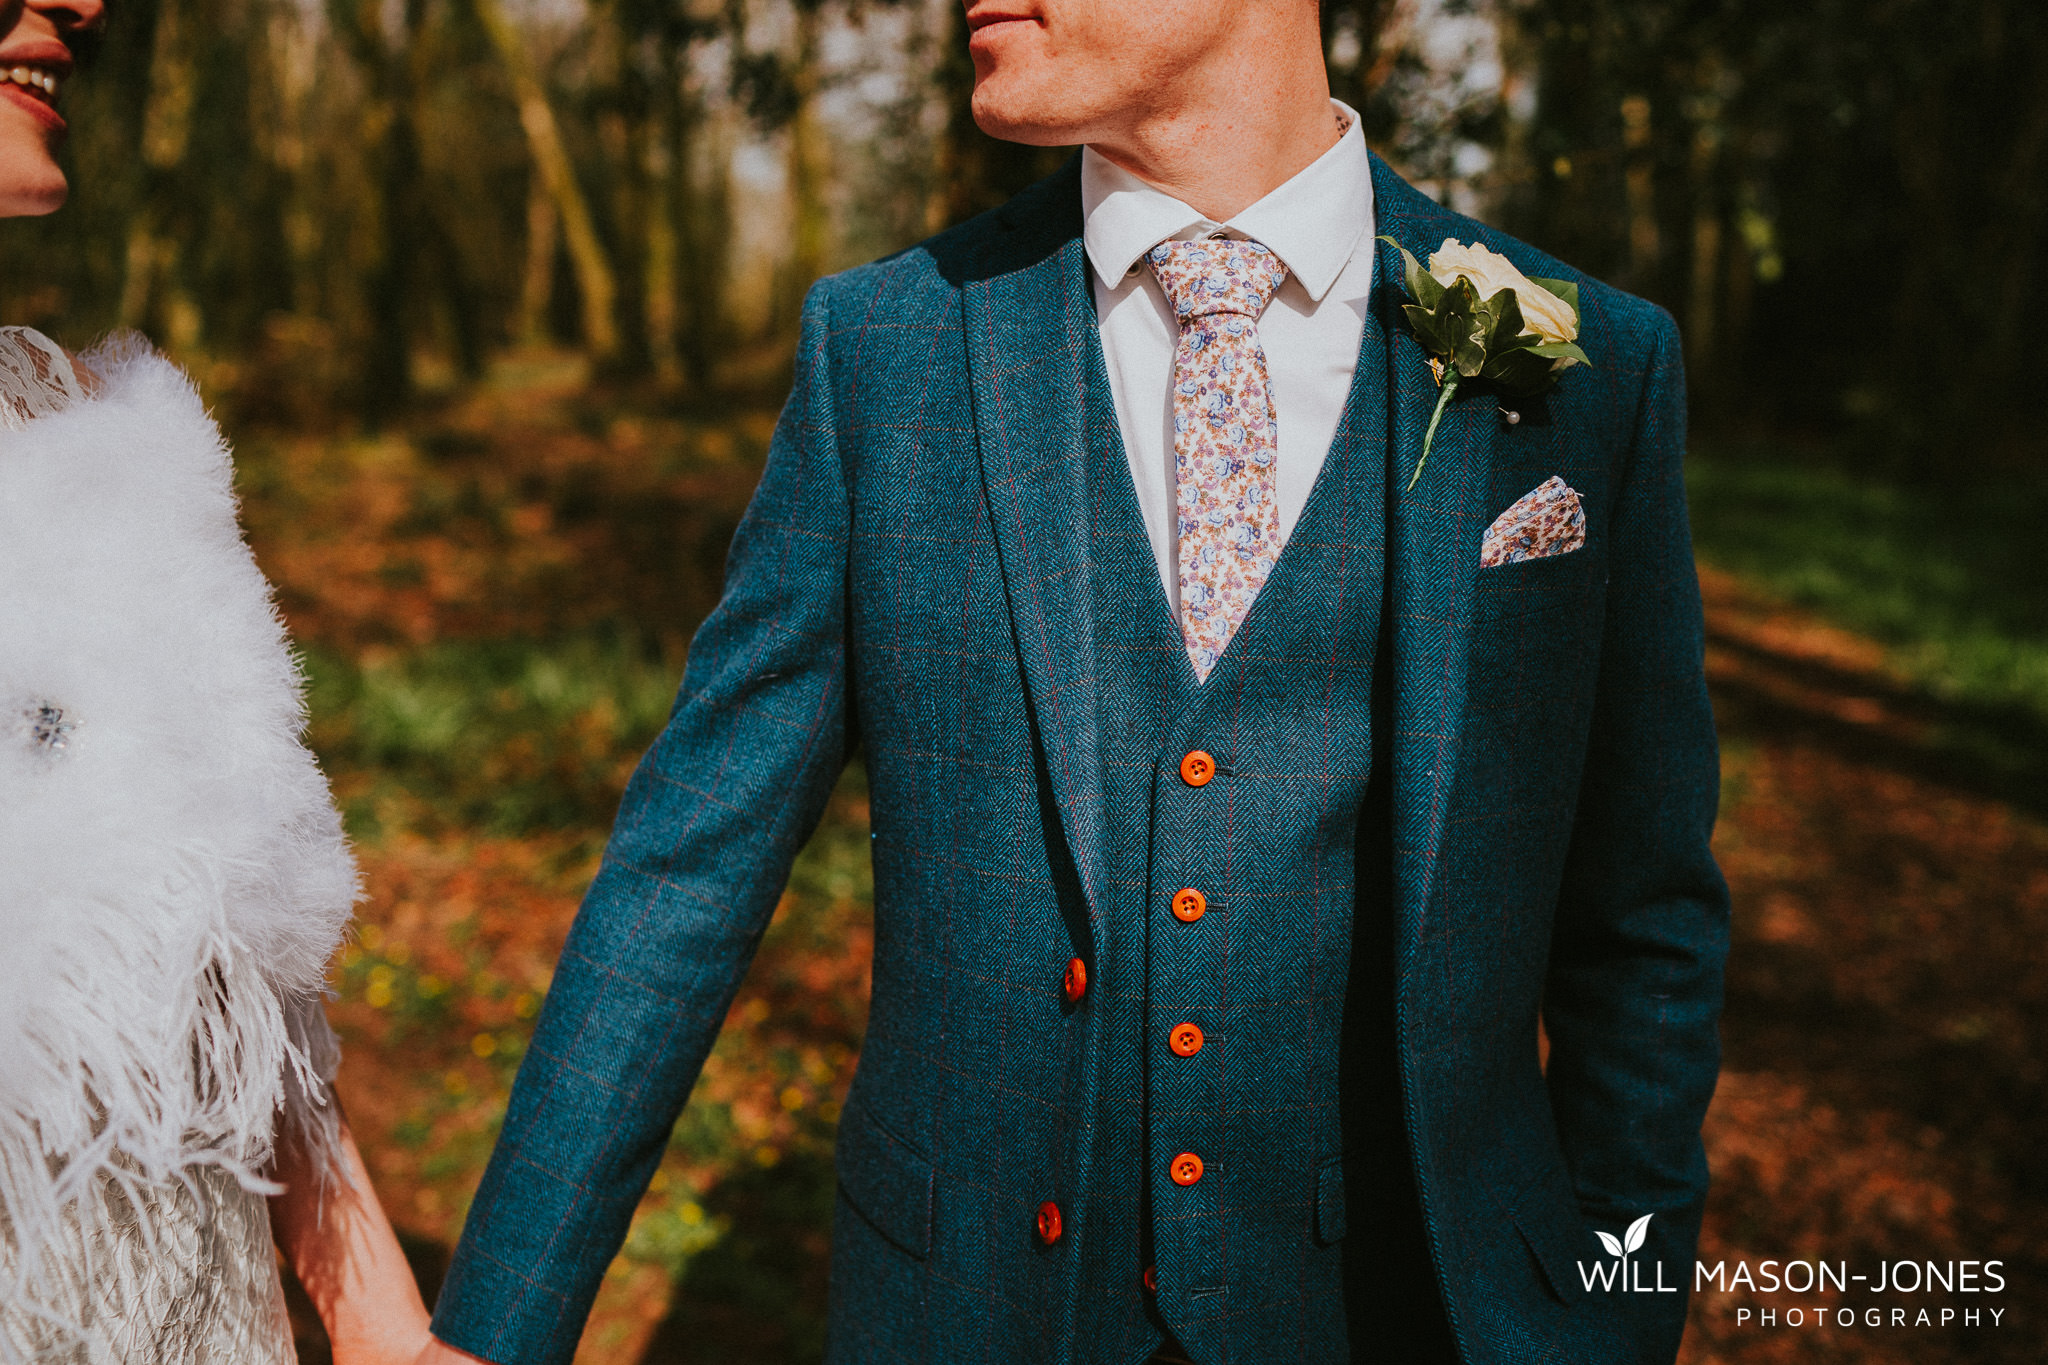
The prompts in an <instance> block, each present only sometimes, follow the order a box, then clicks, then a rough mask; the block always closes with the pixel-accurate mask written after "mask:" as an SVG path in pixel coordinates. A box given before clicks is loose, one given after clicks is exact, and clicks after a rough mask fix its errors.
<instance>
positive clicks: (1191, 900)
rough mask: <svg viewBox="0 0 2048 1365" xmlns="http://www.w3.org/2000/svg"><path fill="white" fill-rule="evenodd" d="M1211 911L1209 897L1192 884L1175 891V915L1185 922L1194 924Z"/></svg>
mask: <svg viewBox="0 0 2048 1365" xmlns="http://www.w3.org/2000/svg"><path fill="white" fill-rule="evenodd" d="M1208 913H1209V898H1208V897H1207V896H1205V895H1203V894H1202V893H1201V892H1199V891H1197V890H1195V888H1193V887H1192V886H1190V887H1185V888H1183V889H1181V890H1179V891H1176V892H1174V893H1173V917H1174V918H1175V919H1177V920H1179V921H1180V922H1181V923H1183V924H1193V923H1194V922H1195V921H1196V920H1198V919H1200V918H1201V917H1202V916H1204V915H1206V914H1208Z"/></svg>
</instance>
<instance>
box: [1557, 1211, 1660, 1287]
mask: <svg viewBox="0 0 2048 1365" xmlns="http://www.w3.org/2000/svg"><path fill="white" fill-rule="evenodd" d="M1653 1216H1654V1215H1652V1214H1647V1213H1646V1214H1644V1215H1643V1216H1642V1217H1640V1218H1638V1219H1636V1221H1635V1222H1633V1223H1630V1224H1629V1225H1628V1227H1627V1229H1626V1230H1625V1231H1623V1233H1622V1234H1621V1236H1619V1237H1616V1236H1615V1235H1614V1234H1613V1233H1611V1232H1602V1231H1600V1229H1598V1228H1594V1229H1593V1235H1594V1236H1595V1237H1598V1238H1599V1239H1600V1245H1601V1246H1603V1247H1605V1248H1606V1249H1607V1254H1608V1255H1609V1256H1612V1257H1613V1258H1614V1259H1615V1262H1616V1263H1615V1264H1614V1265H1607V1264H1605V1263H1603V1262H1600V1261H1595V1262H1593V1266H1592V1269H1590V1270H1589V1269H1587V1268H1586V1263H1585V1262H1584V1261H1580V1262H1578V1267H1579V1277H1580V1278H1581V1279H1582V1280H1583V1281H1584V1282H1585V1286H1586V1292H1587V1293H1589V1294H1590V1293H1592V1292H1593V1286H1595V1285H1598V1286H1600V1287H1601V1288H1602V1289H1603V1290H1606V1291H1607V1292H1609V1293H1613V1292H1614V1291H1615V1289H1616V1288H1617V1287H1618V1288H1619V1289H1620V1290H1621V1292H1622V1293H1624V1294H1671V1293H1675V1292H1677V1291H1676V1290H1674V1289H1672V1288H1671V1287H1670V1286H1668V1285H1666V1284H1665V1283H1664V1270H1663V1262H1661V1261H1658V1262H1655V1263H1654V1264H1655V1265H1656V1266H1657V1283H1656V1284H1655V1285H1654V1286H1651V1287H1645V1286H1644V1285H1643V1283H1642V1272H1641V1267H1640V1266H1638V1268H1637V1272H1636V1274H1635V1275H1634V1276H1633V1277H1632V1276H1631V1275H1630V1274H1629V1268H1628V1258H1629V1257H1630V1256H1632V1255H1634V1254H1635V1253H1636V1252H1638V1251H1641V1250H1642V1249H1643V1244H1644V1243H1645V1242H1648V1241H1649V1240H1650V1219H1651V1218H1652V1217H1653Z"/></svg>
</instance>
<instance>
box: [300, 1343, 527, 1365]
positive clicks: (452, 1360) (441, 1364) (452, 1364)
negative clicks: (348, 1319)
mask: <svg viewBox="0 0 2048 1365" xmlns="http://www.w3.org/2000/svg"><path fill="white" fill-rule="evenodd" d="M334 1365H353V1362H349V1361H344V1360H343V1359H342V1358H341V1357H340V1356H339V1355H337V1356H336V1357H335V1358H334ZM404 1365H489V1362H488V1361H485V1360H484V1359H483V1357H482V1356H473V1355H471V1354H470V1353H469V1352H467V1351H464V1350H460V1349H458V1348H456V1347H454V1346H450V1345H449V1344H448V1343H447V1342H445V1341H443V1340H441V1339H440V1338H439V1337H435V1336H429V1337H428V1338H427V1343H426V1345H425V1346H424V1347H422V1348H421V1349H420V1353H419V1354H418V1355H417V1356H412V1357H408V1358H407V1360H406V1361H405V1362H404Z"/></svg>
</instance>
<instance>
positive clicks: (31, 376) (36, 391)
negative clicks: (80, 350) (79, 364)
mask: <svg viewBox="0 0 2048 1365" xmlns="http://www.w3.org/2000/svg"><path fill="white" fill-rule="evenodd" d="M85 397H86V392H85V385H84V384H82V383H80V382H79V377H78V371H77V370H76V369H75V368H74V367H73V366H72V364H71V357H70V356H68V355H66V354H64V348H63V347H62V346H59V345H58V344H57V343H56V342H54V341H52V340H50V339H49V338H48V337H46V336H44V335H43V334H42V333H41V332H38V331H36V330H35V329H34V328H33V327H0V425H5V426H8V427H11V428H13V429H14V430H16V431H19V430H21V429H22V428H23V427H25V426H27V425H28V424H29V423H30V422H33V421H34V420H35V419H36V418H38V417H48V416H49V415H51V414H52V413H57V412H62V411H63V410H64V409H66V408H68V407H70V406H71V405H72V404H73V403H76V402H79V401H81V400H83V399H84V398H85Z"/></svg>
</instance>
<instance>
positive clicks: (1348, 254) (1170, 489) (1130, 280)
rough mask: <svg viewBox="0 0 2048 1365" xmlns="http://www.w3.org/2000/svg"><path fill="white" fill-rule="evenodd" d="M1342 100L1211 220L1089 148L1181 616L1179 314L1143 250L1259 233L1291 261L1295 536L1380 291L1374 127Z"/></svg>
mask: <svg viewBox="0 0 2048 1365" xmlns="http://www.w3.org/2000/svg"><path fill="white" fill-rule="evenodd" d="M1331 104H1332V106H1333V107H1334V108H1335V110H1336V111H1337V114H1338V116H1339V117H1340V118H1342V119H1343V120H1344V121H1345V122H1346V123H1347V124H1348V125H1349V126H1348V127H1346V128H1345V130H1344V135H1343V136H1342V137H1341V138H1339V139H1338V140H1337V144H1336V145H1335V146H1334V147H1332V148H1330V150H1328V151H1327V152H1324V153H1323V154H1322V155H1321V156H1320V157H1318V158H1316V160H1314V161H1313V162H1311V163H1309V165H1307V166H1305V167H1303V168H1302V170H1301V171H1300V172H1299V173H1297V174H1296V175H1295V176H1294V178H1293V179H1291V180H1289V181H1287V182H1286V183H1285V184H1283V185H1281V186H1280V187H1279V188H1278V189H1276V190H1274V191H1273V192H1272V193H1271V194H1268V195H1267V196H1266V197H1265V198H1263V199H1261V200H1259V202H1258V203H1256V204H1253V205H1252V206H1251V207H1250V208H1248V209H1246V210H1245V211H1244V212H1242V213H1240V214H1238V215H1237V216H1236V217H1234V218H1232V219H1231V220H1230V221H1229V222H1227V223H1218V222H1215V221H1213V220H1211V219H1208V218H1205V217H1203V216H1202V215H1201V214H1200V213H1198V212H1196V211H1195V210H1194V209H1192V208H1189V207H1188V206H1187V205H1186V204H1183V203H1182V202H1181V201H1180V200H1178V199H1175V198H1174V197H1173V196H1172V195H1170V194H1168V193H1166V191H1164V190H1162V189H1159V188H1157V187H1156V186H1153V185H1151V184H1148V183H1147V182H1145V181H1143V180H1140V179H1139V178H1138V177H1137V176H1135V175H1132V174H1131V173H1130V172H1129V171H1126V170H1124V169H1122V168H1121V167H1119V166H1116V165H1114V164H1113V163H1111V162H1110V161H1109V160H1108V159H1107V158H1105V157H1102V156H1100V155H1098V154H1097V153H1096V152H1095V150H1094V149H1093V148H1087V149H1084V150H1083V151H1082V153H1081V212H1082V215H1083V227H1082V241H1083V244H1084V245H1085V246H1086V247H1087V249H1088V262H1089V264H1090V266H1092V267H1093V275H1094V281H1093V282H1094V286H1095V316H1096V320H1097V322H1098V323H1099V325H1100V326H1101V329H1102V351H1103V358H1104V359H1105V360H1106V361H1107V362H1108V365H1109V388H1110V393H1111V395H1112V396H1113V398H1114V400H1115V403H1116V420H1117V427H1118V429H1119V430H1120V432H1121V433H1122V435H1123V442H1124V453H1125V455H1126V456H1127V457H1128V458H1129V460H1130V464H1131V480H1132V482H1133V483H1135V484H1136V485H1137V490H1138V506H1139V508H1140V509H1141V510H1142V511H1143V512H1144V515H1145V532H1146V534H1147V535H1148V536H1149V537H1150V538H1151V541H1152V554H1153V557H1154V558H1155V559H1157V560H1158V561H1159V579H1160V582H1162V583H1163V584H1164V585H1165V586H1166V600H1167V601H1168V602H1169V603H1171V604H1172V606H1173V610H1174V615H1175V618H1176V619H1178V618H1179V615H1180V575H1179V573H1178V571H1177V567H1176V563H1175V561H1176V559H1177V557H1178V550H1179V537H1178V535H1176V534H1175V527H1174V517H1173V507H1174V470H1173V393H1172V390H1173V352H1174V347H1175V346H1176V345H1177V344H1178V343H1179V341H1180V323H1179V322H1178V321H1177V320H1176V319H1175V317H1174V315H1173V306H1172V305H1171V304H1169V303H1168V302H1167V301H1166V294H1165V292H1164V291H1162V290H1161V289H1160V287H1159V281H1158V280H1157V279H1155V278H1153V275H1152V269H1151V267H1150V266H1148V265H1147V264H1146V263H1145V259H1144V258H1145V253H1146V252H1148V251H1150V250H1151V249H1152V248H1153V247H1155V246H1157V245H1158V244H1159V243H1161V242H1163V241H1167V240H1169V239H1173V238H1182V239H1193V238H1198V237H1210V236H1226V237H1248V238H1251V239H1252V240H1254V241H1258V242H1262V243H1264V244H1265V245H1266V246H1268V247H1271V248H1272V249H1273V251H1274V252H1275V254H1277V255H1278V256H1279V257H1280V259H1281V260H1283V261H1285V262H1286V263H1287V279H1286V280H1285V281H1284V282H1282V284H1281V286H1280V291H1279V292H1278V293H1277V294H1275V295H1274V296H1273V301H1272V302H1271V303H1269V304H1267V305H1266V311H1265V313H1264V314H1263V315H1262V316H1261V317H1260V319H1259V341H1260V343H1261V344H1262V345H1263V346H1264V347H1265V351H1266V366H1267V369H1268V372H1269V377H1270V378H1271V380H1272V390H1273V405H1274V407H1275V409H1276V410H1277V413H1276V415H1277V416H1278V419H1279V427H1280V469H1279V485H1280V486H1279V495H1280V535H1281V538H1282V540H1283V541H1284V540H1285V539H1286V537H1287V536H1288V535H1290V534H1291V533H1292V532H1293V530H1294V523H1295V521H1296V520H1298V519H1299V518H1300V516H1301V509H1302V507H1303V505H1304V504H1306V503H1307V502H1308V495H1309V490H1310V489H1312V488H1313V487H1315V482H1316V475H1317V474H1318V473H1319V472H1320V471H1321V470H1322V467H1323V457H1324V456H1325V455H1327V454H1328V453H1329V449H1330V438H1331V437H1333V436H1334V435H1336V432H1337V423H1338V421H1339V420H1340V419H1341V418H1342V417H1343V414H1344V404H1345V401H1346V399H1348V398H1349V397H1350V395H1351V377H1352V373H1353V371H1355V370H1356V369H1357V368H1358V348H1359V344H1360V342H1361V341H1362V339H1363V338H1364V336H1365V310H1366V308H1367V306H1368V300H1369V298H1370V295H1371V293H1372V272H1373V205H1372V168H1371V163H1370V162H1369V161H1368V159H1367V157H1366V154H1365V135H1364V134H1363V133H1361V132H1360V131H1359V128H1358V115H1357V114H1356V113H1355V112H1354V111H1353V110H1352V109H1351V108H1350V107H1349V106H1347V105H1344V104H1342V103H1340V102H1338V101H1335V100H1333V101H1331Z"/></svg>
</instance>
